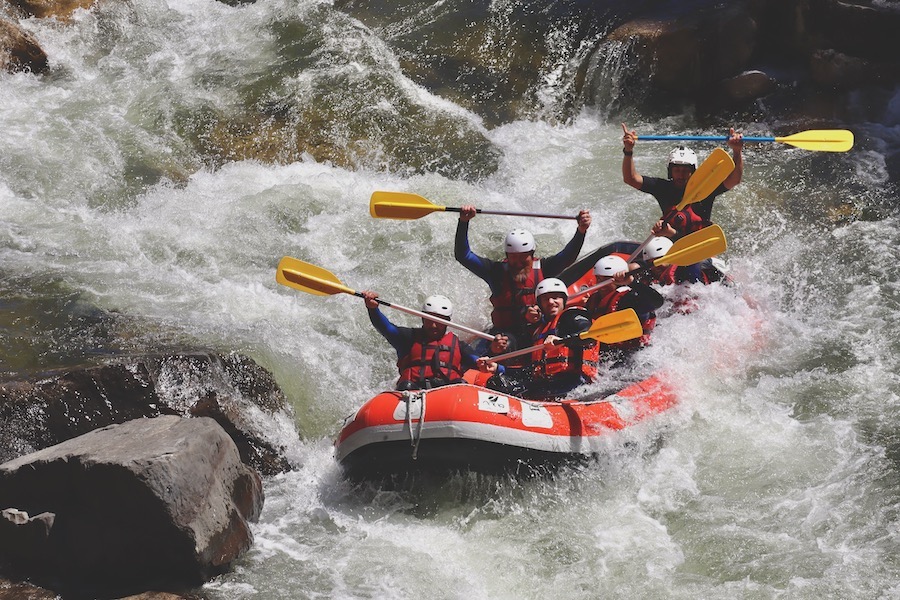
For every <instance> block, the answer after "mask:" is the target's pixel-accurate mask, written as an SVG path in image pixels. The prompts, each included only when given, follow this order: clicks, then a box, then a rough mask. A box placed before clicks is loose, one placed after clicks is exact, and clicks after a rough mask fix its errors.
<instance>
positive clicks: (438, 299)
mask: <svg viewBox="0 0 900 600" xmlns="http://www.w3.org/2000/svg"><path fill="white" fill-rule="evenodd" d="M422 312H427V313H431V314H433V315H440V316H442V317H445V318H447V319H449V318H450V317H452V316H453V303H452V302H450V298H448V297H447V296H440V295H435V296H428V297H427V298H425V304H423V305H422Z"/></svg>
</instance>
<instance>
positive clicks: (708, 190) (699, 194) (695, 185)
mask: <svg viewBox="0 0 900 600" xmlns="http://www.w3.org/2000/svg"><path fill="white" fill-rule="evenodd" d="M732 171H734V160H733V159H732V158H731V157H730V156H729V155H728V153H727V152H725V151H724V150H722V149H721V148H716V149H715V150H713V151H712V153H711V154H710V155H709V156H708V157H707V158H706V160H704V161H703V164H701V165H700V166H699V167H697V170H696V171H694V174H693V175H691V178H690V179H688V182H687V185H686V186H685V188H684V196H682V198H681V202H679V203H678V206H676V207H675V208H677V209H678V210H682V209H684V207H685V206H687V205H688V204H693V203H694V202H700V201H701V200H704V199H706V198H707V197H709V195H710V194H712V193H713V192H714V191H716V188H717V187H719V186H720V185H721V184H722V182H723V181H725V179H726V178H727V177H728V176H729V175H730V174H731V172H732Z"/></svg>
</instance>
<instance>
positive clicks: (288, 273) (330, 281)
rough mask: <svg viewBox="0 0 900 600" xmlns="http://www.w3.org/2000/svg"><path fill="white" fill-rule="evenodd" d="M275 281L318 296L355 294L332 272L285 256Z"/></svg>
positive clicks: (279, 265)
mask: <svg viewBox="0 0 900 600" xmlns="http://www.w3.org/2000/svg"><path fill="white" fill-rule="evenodd" d="M275 281H277V282H278V283H280V284H281V285H286V286H287V287H291V288H294V289H295V290H300V291H301V292H306V293H308V294H314V295H316V296H331V295H333V294H341V293H343V294H353V293H354V292H353V290H351V289H350V288H348V287H346V286H345V285H344V284H342V283H341V281H340V279H338V278H337V277H335V276H334V274H333V273H332V272H331V271H327V270H325V269H323V268H322V267H317V266H316V265H313V264H310V263H308V262H303V261H302V260H297V259H296V258H291V257H290V256H285V257H284V258H282V259H281V261H280V262H279V263H278V271H277V272H276V273H275Z"/></svg>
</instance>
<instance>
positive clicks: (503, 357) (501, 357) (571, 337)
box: [489, 333, 581, 362]
mask: <svg viewBox="0 0 900 600" xmlns="http://www.w3.org/2000/svg"><path fill="white" fill-rule="evenodd" d="M577 339H581V334H578V333H575V334H572V335H567V336H566V337H563V338H559V339H558V340H553V341H552V342H544V343H543V344H537V345H536V346H529V347H528V348H522V349H521V350H513V351H512V352H507V353H506V354H498V355H497V356H491V357H489V360H490V361H491V362H500V361H504V360H506V359H507V358H515V357H516V356H524V355H526V354H531V353H532V352H534V351H535V350H540V349H541V348H546V347H547V346H559V345H560V344H565V343H566V342H573V341H575V340H577Z"/></svg>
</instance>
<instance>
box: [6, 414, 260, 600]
mask: <svg viewBox="0 0 900 600" xmlns="http://www.w3.org/2000/svg"><path fill="white" fill-rule="evenodd" d="M262 504H263V494H262V484H261V481H260V479H259V476H258V475H257V474H256V473H255V472H254V471H252V470H251V469H249V468H248V467H247V466H246V465H244V464H243V463H242V462H241V460H240V457H239V455H238V452H237V448H236V447H235V445H234V443H233V442H232V441H231V439H230V438H229V437H228V435H227V434H225V432H224V431H223V430H222V428H221V427H219V426H218V425H217V424H216V423H215V421H213V420H212V419H208V418H197V419H183V418H180V417H174V416H163V417H158V418H155V419H136V420H133V421H129V422H127V423H124V424H121V425H114V426H111V427H106V428H103V429H98V430H96V431H92V432H91V433H88V434H86V435H83V436H80V437H78V438H74V439H71V440H69V441H67V442H63V443H62V444H58V445H56V446H52V447H50V448H46V449H44V450H41V451H39V452H36V453H34V454H31V455H28V456H24V457H21V458H18V459H15V460H13V461H10V462H7V463H5V464H3V465H0V506H3V507H10V508H15V509H17V511H24V512H26V513H28V514H30V515H38V516H37V517H35V518H27V517H26V516H24V515H22V514H21V512H17V511H7V512H6V515H10V516H11V517H12V518H13V519H14V520H18V521H19V523H18V524H16V523H13V522H11V521H9V520H8V519H7V524H6V526H5V527H3V528H0V559H2V560H3V561H4V562H5V563H7V564H8V565H9V566H10V570H11V572H12V573H14V574H15V575H17V576H26V577H28V578H29V579H31V580H32V581H35V582H37V583H39V584H41V585H44V586H46V587H49V588H50V589H54V590H60V591H63V592H64V593H66V592H70V593H77V594H79V595H81V596H85V597H92V596H93V597H118V596H121V595H124V594H128V593H137V592H140V591H144V590H148V589H163V590H165V589H179V588H184V587H186V586H196V585H199V584H200V583H202V582H203V581H205V580H207V579H208V578H210V577H212V576H214V575H216V574H219V573H222V572H224V571H225V570H227V568H228V567H229V565H230V563H231V562H232V561H233V560H235V559H236V558H237V557H239V556H240V555H241V554H242V553H244V552H245V551H246V550H247V549H248V548H249V547H250V545H251V543H252V533H251V532H250V528H249V525H248V521H255V520H256V519H257V518H258V517H259V513H260V511H261V510H262ZM49 515H52V518H51V517H50V516H49ZM10 529H13V530H16V529H18V531H16V532H14V533H11V532H10ZM23 540H24V541H26V542H27V543H26V550H25V551H23V546H22V542H23ZM75 590H77V592H75Z"/></svg>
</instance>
